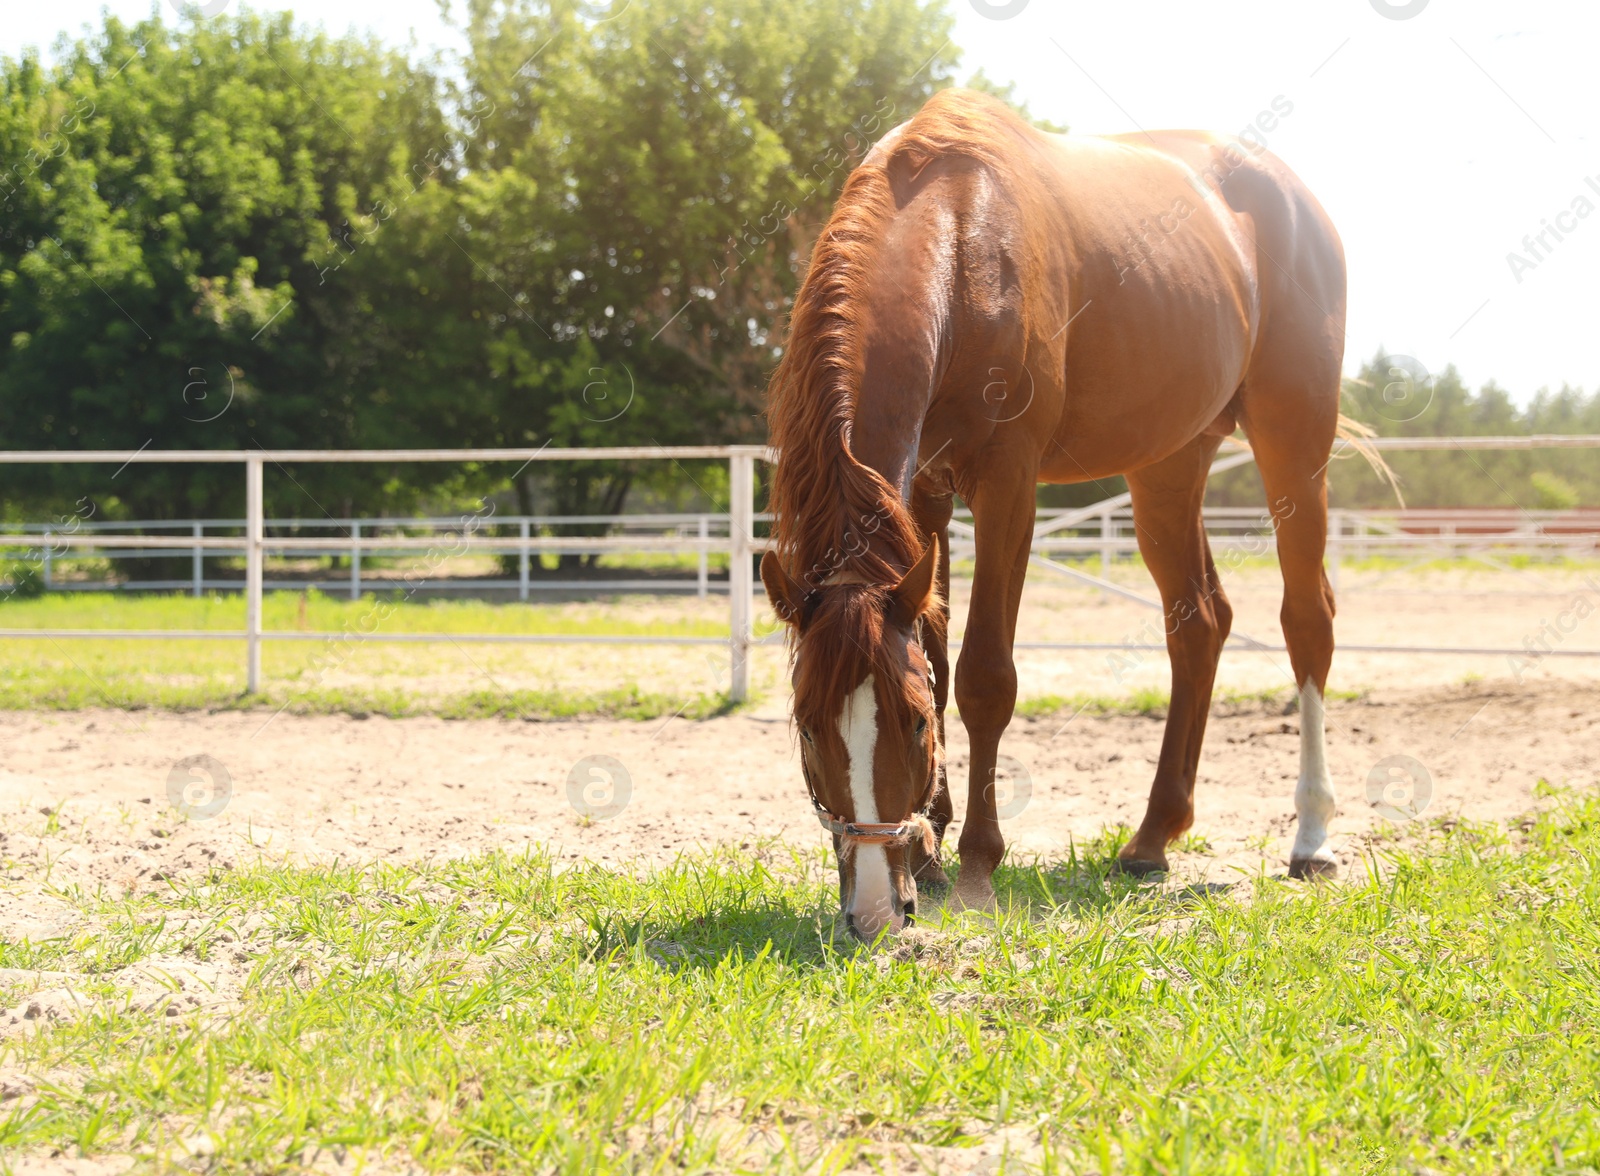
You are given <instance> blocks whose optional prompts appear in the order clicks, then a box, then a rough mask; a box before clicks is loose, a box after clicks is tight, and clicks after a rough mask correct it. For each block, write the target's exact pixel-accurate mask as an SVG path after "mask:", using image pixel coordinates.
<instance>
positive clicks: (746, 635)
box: [0, 436, 1600, 701]
mask: <svg viewBox="0 0 1600 1176" xmlns="http://www.w3.org/2000/svg"><path fill="white" fill-rule="evenodd" d="M1373 444H1375V445H1376V446H1377V448H1379V449H1381V450H1449V449H1462V450H1471V449H1545V448H1600V437H1595V436H1530V437H1414V438H1413V437H1403V438H1380V439H1376V440H1375V441H1374V442H1373ZM1225 446H1226V448H1225V450H1224V452H1223V454H1222V455H1221V456H1219V458H1218V459H1217V461H1216V463H1215V464H1214V465H1213V466H1212V471H1213V472H1219V471H1221V470H1223V469H1228V468H1232V467H1234V466H1238V465H1241V464H1243V463H1245V462H1248V461H1250V460H1251V455H1250V453H1249V451H1248V450H1246V449H1244V447H1243V446H1240V445H1238V444H1237V443H1235V442H1227V443H1225ZM575 459H578V460H594V461H603V460H613V461H631V460H675V461H676V460H707V459H712V460H725V461H727V462H728V472H729V492H730V503H729V513H728V515H727V516H726V519H727V526H726V530H725V533H713V531H714V528H713V527H712V526H711V520H712V519H715V518H717V517H718V516H693V518H694V519H695V523H694V527H693V530H692V531H688V528H687V527H685V526H683V525H678V526H677V527H676V530H675V532H674V533H658V534H653V535H637V534H635V535H599V536H551V535H536V534H533V533H532V530H533V520H532V519H531V518H529V519H514V520H512V521H516V522H518V523H519V533H518V534H517V535H515V536H509V535H508V536H499V535H480V534H478V533H477V531H478V530H479V529H481V528H479V527H477V526H474V525H472V522H471V520H462V521H461V526H460V531H461V533H460V534H459V535H457V534H453V533H452V534H441V533H440V532H438V531H435V532H434V533H432V534H426V535H418V534H401V535H394V534H389V535H384V534H371V533H366V534H364V533H363V531H364V528H363V527H360V526H356V527H354V528H353V529H352V530H351V533H350V534H348V535H342V536H328V537H316V536H307V535H303V534H302V535H287V536H279V535H272V536H269V535H267V534H266V529H267V524H268V520H266V519H265V518H264V516H263V512H262V485H263V476H264V472H265V467H266V466H267V465H269V464H272V465H281V464H284V463H311V462H330V461H338V462H383V463H400V462H436V461H447V462H458V461H473V462H485V461H497V462H520V463H522V464H523V465H527V464H530V463H532V462H535V461H570V460H575ZM774 459H775V455H774V454H773V452H772V451H771V450H769V449H767V448H766V447H764V446H757V445H727V446H725V445H715V446H714V445H705V446H676V447H661V446H639V447H617V448H584V449H552V448H544V449H430V450H319V449H310V450H182V451H171V450H169V451H152V450H148V449H146V450H141V451H139V452H138V453H135V454H132V455H131V456H130V455H128V454H125V453H108V452H104V451H79V452H72V451H34V452H9V453H6V452H0V464H28V465H50V464H66V463H96V464H116V465H118V466H120V467H125V466H127V465H131V464H155V463H174V462H181V463H235V464H241V465H243V466H244V474H245V518H244V519H243V520H239V521H237V522H234V523H232V524H229V525H231V526H232V527H234V528H242V530H243V534H242V535H212V534H208V533H207V532H206V527H205V526H204V524H199V523H193V522H191V523H189V524H188V526H189V527H190V533H189V534H187V535H176V536H175V535H148V534H141V535H134V534H127V533H125V532H124V531H122V530H120V529H119V528H116V527H106V526H100V527H97V528H94V529H89V528H88V527H87V526H86V525H85V526H79V527H72V528H68V527H58V528H45V527H40V528H39V529H38V530H37V531H36V532H24V533H23V534H22V535H18V536H15V537H16V538H17V539H20V540H23V541H27V540H28V537H29V534H30V533H37V534H39V535H40V537H41V538H40V546H43V547H44V548H45V549H46V550H47V551H55V550H65V549H80V550H89V551H98V552H111V551H123V552H138V553H140V554H143V555H157V554H160V555H171V554H184V553H187V554H189V555H190V556H191V558H192V560H193V564H194V567H195V568H196V571H195V576H194V579H195V581H199V582H200V583H201V585H202V587H203V586H204V580H203V576H202V575H201V572H200V571H199V568H200V566H201V564H202V563H203V560H204V558H205V557H206V555H207V554H208V553H210V554H214V555H221V554H230V555H232V554H238V553H243V554H244V557H245V577H244V582H243V586H242V587H243V591H244V595H245V627H244V629H243V630H241V631H232V630H154V631H152V630H126V629H0V637H8V638H44V637H83V638H148V639H155V640H168V639H175V638H199V639H217V640H243V641H244V642H245V646H246V662H247V673H246V682H247V689H248V690H249V691H251V692H256V691H258V690H259V689H260V686H261V645H262V642H264V641H322V640H333V639H339V640H345V639H348V636H347V635H346V634H342V633H314V632H313V633H307V632H279V631H267V630H263V628H262V624H261V601H262V592H263V586H264V574H263V573H264V566H265V560H266V558H267V556H268V554H269V553H270V554H275V555H279V556H283V555H286V554H296V555H328V554H334V555H341V554H345V553H351V554H353V556H354V558H353V560H352V577H353V578H352V584H351V587H352V593H353V594H354V595H359V593H360V590H361V579H360V560H361V556H362V554H363V553H369V554H370V553H374V552H382V553H385V554H401V553H407V552H421V553H424V555H426V556H435V555H439V553H440V549H441V545H442V544H443V543H444V542H446V541H448V542H450V544H451V550H450V552H449V554H450V555H456V554H463V553H465V552H467V551H480V552H498V553H515V554H517V555H518V556H519V564H520V568H521V576H520V578H519V588H520V589H521V594H522V596H523V598H524V599H525V598H526V594H527V591H528V589H529V587H530V579H529V561H530V559H531V557H532V556H533V555H534V554H535V553H543V552H563V553H576V552H582V553H599V552H611V551H630V552H640V551H654V552H672V553H691V554H695V555H697V556H698V557H699V568H700V574H699V576H698V577H697V587H698V588H699V589H700V590H701V591H702V592H704V591H705V590H706V589H707V576H706V571H705V568H706V557H707V556H708V555H710V554H712V553H715V552H721V553H726V555H727V557H728V568H729V576H728V582H727V590H728V600H729V605H728V613H729V637H728V638H727V639H726V641H724V640H723V639H722V638H715V637H666V636H652V635H630V636H616V637H608V636H600V635H596V636H564V635H562V636H557V635H544V634H460V633H452V634H443V633H440V634H429V633H371V634H364V635H362V636H361V637H360V638H359V639H360V640H363V641H401V642H417V641H477V642H517V643H530V644H584V643H587V644H673V645H685V644H687V645H708V644H709V645H722V644H726V645H727V646H728V650H729V657H730V661H731V666H732V675H731V685H730V690H729V693H730V696H731V698H732V699H733V700H735V701H741V700H743V699H745V698H746V697H748V694H749V684H750V668H749V656H750V651H751V649H752V647H753V646H754V645H755V644H757V642H756V641H755V640H754V638H753V635H752V631H751V619H752V596H753V592H754V576H753V567H752V557H753V556H754V555H755V554H757V553H759V552H760V551H762V550H764V549H765V546H766V544H765V541H763V540H760V539H757V538H756V537H755V535H754V523H755V521H756V519H757V517H758V516H757V515H756V513H755V503H754V490H755V463H756V461H757V460H763V461H772V460H774ZM119 472H120V470H119ZM1128 503H1129V496H1128V495H1126V494H1122V495H1117V496H1115V497H1113V498H1109V499H1106V500H1105V501H1103V502H1099V503H1095V504H1093V505H1091V506H1087V507H1078V508H1073V509H1070V510H1064V511H1056V512H1043V513H1041V515H1040V517H1039V518H1038V520H1037V522H1036V524H1035V528H1034V552H1033V555H1032V561H1033V563H1034V564H1035V565H1037V566H1041V567H1044V568H1048V569H1050V570H1051V571H1054V572H1056V573H1059V574H1061V575H1064V576H1067V577H1070V578H1072V579H1075V580H1077V581H1080V582H1084V583H1088V584H1091V585H1093V586H1095V587H1097V588H1100V589H1101V590H1102V591H1107V592H1112V593H1115V594H1116V595H1118V596H1122V597H1125V598H1128V599H1131V600H1134V601H1137V602H1139V603H1141V604H1144V605H1147V606H1150V607H1154V608H1156V609H1160V608H1161V607H1162V605H1161V602H1160V601H1159V600H1158V599H1156V598H1154V597H1152V596H1149V595H1146V594H1143V593H1139V592H1134V591H1132V590H1130V589H1128V588H1126V587H1124V586H1122V585H1119V584H1115V583H1112V582H1111V581H1109V580H1108V579H1106V578H1105V577H1104V576H1103V575H1101V576H1095V575H1091V574H1090V573H1088V572H1085V571H1083V570H1082V569H1081V568H1078V567H1073V566H1069V565H1067V564H1063V563H1060V562H1058V561H1057V560H1056V559H1054V558H1052V556H1056V555H1062V554H1069V553H1071V554H1081V553H1083V552H1098V554H1099V556H1100V559H1101V567H1102V572H1104V571H1105V570H1107V568H1108V567H1109V564H1110V562H1111V560H1113V559H1115V558H1116V556H1117V555H1118V554H1121V553H1124V552H1128V551H1131V550H1134V549H1135V548H1136V541H1135V540H1134V538H1133V537H1132V532H1131V516H1130V515H1129V513H1128V509H1129V507H1128ZM1449 514H1450V515H1451V517H1450V518H1449V519H1448V520H1446V519H1445V518H1444V515H1443V514H1442V513H1441V512H1426V511H1409V512H1407V511H1385V512H1350V511H1337V512H1333V516H1332V518H1331V525H1330V553H1329V554H1330V560H1331V561H1332V567H1333V574H1334V576H1335V578H1337V573H1338V564H1339V559H1340V558H1341V556H1342V555H1343V554H1344V553H1346V552H1352V553H1359V554H1367V553H1370V552H1373V551H1379V550H1392V549H1396V548H1410V549H1416V548H1418V547H1419V546H1420V547H1426V548H1427V549H1428V550H1437V551H1439V552H1440V553H1441V554H1446V553H1455V552H1459V551H1462V550H1467V551H1471V550H1475V549H1483V548H1487V547H1491V546H1496V545H1505V544H1507V543H1512V544H1515V545H1518V546H1519V547H1524V548H1525V547H1527V546H1528V545H1532V546H1534V547H1540V548H1553V549H1558V550H1565V551H1582V552H1585V553H1589V554H1592V553H1593V552H1594V551H1595V550H1596V544H1595V534H1594V532H1593V531H1590V530H1586V529H1584V527H1586V526H1587V525H1588V521H1589V520H1588V519H1583V520H1581V523H1582V525H1579V526H1574V525H1573V522H1574V520H1573V516H1571V515H1570V514H1566V513H1563V512H1543V513H1540V514H1534V513H1532V512H1514V513H1513V514H1511V515H1508V514H1507V512H1480V513H1475V514H1473V515H1471V516H1467V517H1463V516H1461V515H1460V514H1459V512H1449ZM1207 515H1208V527H1209V528H1211V529H1212V531H1213V543H1214V544H1215V545H1217V546H1219V548H1220V549H1221V550H1226V549H1227V546H1228V545H1229V544H1231V543H1235V542H1245V541H1248V534H1249V532H1250V531H1251V529H1252V528H1253V527H1255V528H1258V525H1259V521H1260V512H1259V511H1243V512H1228V511H1208V512H1207ZM639 518H640V516H633V521H636V520H638V519H639ZM368 521H369V520H360V521H359V522H368ZM372 521H374V522H381V523H383V524H389V523H393V524H394V525H396V526H400V525H402V524H403V525H404V526H406V527H408V528H409V527H412V526H413V525H414V524H415V523H416V522H417V521H416V520H381V521H377V520H372ZM504 521H506V520H495V522H504ZM583 521H584V522H587V523H594V522H597V521H598V520H596V519H593V518H586V519H584V520H583ZM654 521H655V523H656V525H657V527H658V529H659V528H660V526H661V525H662V520H660V519H656V520H654ZM678 521H679V523H682V522H683V521H685V520H678ZM275 522H277V523H288V522H292V520H275ZM352 522H357V521H355V520H345V521H342V522H341V521H335V523H334V524H333V525H334V526H336V527H337V528H340V529H344V528H349V527H351V524H352ZM1096 522H1097V523H1098V533H1093V532H1094V531H1095V530H1096V528H1095V526H1094V525H1093V524H1094V523H1096ZM168 525H170V524H168ZM124 526H129V527H131V526H132V525H131V524H126V525H124ZM1086 526H1087V529H1088V530H1089V531H1090V532H1091V533H1090V534H1067V532H1069V531H1072V530H1075V529H1076V530H1080V531H1081V530H1084V529H1085V528H1086ZM1447 528H1450V529H1449V530H1447ZM380 529H381V528H380ZM716 530H717V531H719V532H720V528H718V529H716ZM686 531H688V533H685V532H686ZM972 537H973V530H972V525H971V523H970V521H964V520H961V519H957V520H955V521H953V522H952V523H951V526H950V542H951V548H952V555H953V556H955V557H957V558H960V557H961V556H963V555H970V554H971V551H972V547H971V544H972ZM4 538H5V537H0V544H4ZM435 566H437V562H436V563H435ZM402 582H403V583H407V584H411V583H414V581H412V580H409V579H408V580H404V581H402ZM192 583H193V581H191V584H192ZM389 583H390V584H391V585H392V584H393V582H392V581H391V582H389ZM496 583H498V582H496ZM178 584H179V586H181V584H182V582H178ZM593 586H594V587H596V588H598V589H600V590H606V589H608V588H609V589H612V590H616V589H617V588H618V585H617V584H616V583H615V582H612V583H605V582H602V583H599V584H595V585H593ZM1018 647H1019V648H1040V649H1145V648H1159V647H1147V646H1143V645H1132V644H1126V643H1115V642H1019V643H1018ZM1229 647H1230V648H1233V649H1244V650H1253V651H1258V652H1281V651H1282V650H1283V647H1282V646H1281V645H1269V644H1266V643H1263V642H1260V641H1256V640H1254V639H1252V638H1248V637H1245V636H1243V635H1236V637H1235V638H1233V639H1231V640H1230V643H1229ZM1342 648H1344V649H1349V650H1357V651H1364V652H1387V653H1440V654H1490V655H1496V654H1522V653H1524V652H1525V651H1524V650H1522V649H1498V648H1483V647H1473V648H1468V647H1428V646H1351V645H1345V646H1342ZM1556 652H1557V653H1559V654H1560V655H1561V656H1577V657H1590V656H1600V650H1558V651H1556Z"/></svg>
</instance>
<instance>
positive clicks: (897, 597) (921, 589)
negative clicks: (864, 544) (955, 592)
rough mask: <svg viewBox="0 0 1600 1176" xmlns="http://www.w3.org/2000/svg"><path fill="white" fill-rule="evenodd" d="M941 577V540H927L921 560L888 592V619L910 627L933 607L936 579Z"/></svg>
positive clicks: (932, 538)
mask: <svg viewBox="0 0 1600 1176" xmlns="http://www.w3.org/2000/svg"><path fill="white" fill-rule="evenodd" d="M938 573H939V537H938V536H937V535H929V536H928V546H927V547H926V548H925V549H924V550H923V552H922V558H921V559H919V560H917V562H916V563H914V564H912V565H911V570H910V571H909V572H907V573H906V574H905V575H904V576H901V577H900V582H899V583H898V584H896V585H895V586H894V587H893V588H892V589H890V591H889V619H890V620H891V621H893V622H894V623H895V624H897V625H901V626H905V627H909V626H910V625H911V624H912V623H913V622H914V621H916V619H917V618H918V617H920V616H921V615H922V614H923V613H925V612H927V611H928V607H929V606H930V605H931V604H932V603H933V586H934V579H935V577H936V576H937V575H938Z"/></svg>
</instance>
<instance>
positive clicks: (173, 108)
mask: <svg viewBox="0 0 1600 1176" xmlns="http://www.w3.org/2000/svg"><path fill="white" fill-rule="evenodd" d="M441 147H442V148H444V149H446V150H448V149H449V147H450V143H449V141H448V139H447V137H446V135H445V123H444V118H443V115H442V113H441V111H440V107H439V95H438V87H437V85H436V83H435V82H434V80H433V79H432V78H431V77H430V76H429V75H428V74H427V73H426V72H425V71H423V70H420V69H418V68H416V67H414V66H412V65H411V64H409V63H408V62H407V61H406V59H405V57H404V56H403V55H402V54H399V53H396V52H393V51H390V50H386V49H383V48H381V47H379V46H377V45H376V44H373V43H370V42H366V41H362V40H358V39H355V38H349V37H347V38H329V37H327V36H324V35H321V34H310V33H306V32H304V31H301V30H298V29H296V28H295V27H294V26H293V25H292V23H291V18H290V17H289V16H287V15H275V16H270V17H268V16H260V15H256V14H253V13H250V12H244V13H242V14H240V15H238V16H233V17H228V18H226V19H221V20H215V21H194V22H187V23H185V24H184V25H183V26H182V27H181V28H174V27H169V26H165V25H163V24H162V23H161V22H160V21H159V19H157V18H155V17H152V18H151V19H148V20H146V21H143V22H141V23H139V24H137V25H133V26H127V25H124V24H123V23H122V22H120V21H118V20H117V19H115V18H113V17H107V18H106V22H105V26H104V29H103V31H102V32H101V33H100V34H99V35H97V36H95V37H91V38H89V39H87V40H84V41H80V42H78V43H77V44H76V45H73V46H72V47H71V48H70V51H69V52H68V53H67V54H66V55H65V56H64V57H63V59H62V60H61V61H60V62H59V63H58V64H57V65H56V66H55V67H53V68H52V69H51V70H48V71H47V70H45V69H44V68H43V67H42V66H41V65H40V64H39V63H38V62H37V61H36V60H34V59H32V58H25V59H24V60H23V61H21V62H20V63H13V62H4V63H0V161H4V162H5V163H7V164H9V167H8V168H7V170H6V171H5V172H4V176H3V178H0V198H3V199H4V201H5V210H4V217H5V219H4V226H3V230H0V341H3V342H0V435H3V436H4V437H5V439H6V443H7V444H8V445H10V446H16V447H18V448H41V449H45V448H95V449H127V450H128V451H129V452H130V453H131V452H132V451H134V450H136V449H138V448H140V447H141V446H144V445H147V444H154V445H155V446H156V447H157V448H185V449H187V448H195V449H205V448H238V449H243V448H249V447H252V446H266V447H275V446H286V445H295V444H305V443H308V442H310V443H314V444H318V445H328V446H338V445H354V444H358V443H360V442H361V440H362V438H363V436H364V433H363V430H362V428H361V427H360V425H359V424H358V411H357V410H358V408H359V407H360V404H359V401H360V400H361V399H362V398H363V397H364V396H365V395H366V393H367V391H368V387H367V385H366V383H365V375H364V372H363V369H362V363H361V359H362V356H363V355H364V354H365V353H366V352H367V351H368V350H370V344H368V345H366V346H364V345H363V343H364V341H365V340H369V339H370V337H371V336H372V334H373V331H374V327H373V324H371V322H370V319H363V317H362V316H361V314H360V313H359V309H360V308H359V300H358V299H353V298H351V297H350V293H349V291H347V290H340V289H337V288H335V287H332V286H330V285H329V284H327V283H326V282H325V280H324V278H325V273H324V271H325V270H326V259H327V258H328V257H329V256H330V255H332V254H335V253H337V252H339V248H340V247H339V246H337V245H335V239H336V238H337V237H341V236H343V235H345V233H346V230H345V229H344V228H343V226H342V222H343V220H344V218H345V217H346V216H347V215H348V214H349V212H350V211H351V210H353V209H354V208H356V207H358V206H363V205H367V204H370V203H371V202H373V201H375V200H378V199H380V198H381V197H383V196H390V197H392V198H398V197H397V196H396V192H397V189H399V188H400V186H401V185H403V184H404V183H405V182H406V179H405V178H406V176H407V174H408V172H409V171H410V169H411V168H412V166H413V165H414V164H416V165H418V166H421V165H422V161H423V160H424V159H425V158H428V151H429V149H430V148H432V149H433V150H434V151H435V156H434V158H438V155H437V152H438V149H439V148H441ZM373 476H374V474H373V472H372V471H363V470H359V469H341V468H339V467H335V466H321V467H317V468H316V469H312V470H306V471H301V473H300V477H299V481H300V482H301V484H302V485H303V486H304V487H305V488H306V490H307V491H309V492H310V493H311V495H312V496H313V497H314V498H315V499H317V500H320V501H330V502H336V501H339V500H340V499H341V498H344V497H347V496H348V495H349V494H350V493H352V492H353V490H354V488H355V487H356V486H358V485H360V484H362V483H364V482H367V481H369V480H370V479H371V478H372V477H373ZM0 477H4V478H5V479H6V481H5V483H4V485H5V487H6V488H7V489H8V490H9V491H10V492H11V493H13V494H17V495H26V496H29V497H35V498H36V497H38V496H41V495H44V494H51V493H53V494H54V495H56V496H59V497H61V498H72V497H76V496H78V495H87V496H89V497H91V498H92V499H95V500H104V499H106V498H107V497H108V496H110V495H112V494H113V493H114V494H115V496H116V497H117V498H118V499H119V500H120V503H121V504H122V506H123V507H124V508H125V509H126V511H127V512H128V513H129V514H132V515H134V516H136V517H144V518H169V517H179V516H186V515H195V514H198V515H211V516H216V515H224V516H225V515H228V514H237V513H238V511H239V510H240V509H241V507H242V497H243V490H242V485H243V479H242V478H240V477H239V475H238V471H237V469H234V468H230V467H226V466H217V467H206V466H184V467H178V468H170V467H167V468H164V467H160V466H137V467H132V468H130V469H129V470H127V471H122V472H120V473H119V474H118V475H117V476H116V479H115V481H114V482H113V480H112V479H113V475H112V471H111V469H109V468H102V467H82V466H80V467H71V466H68V467H63V468H61V469H58V470H54V471H51V470H49V469H48V468H47V467H34V468H30V469H28V470H26V471H20V470H14V469H9V468H8V469H6V470H4V471H0ZM283 485H284V482H283V481H279V483H278V486H276V487H274V490H275V491H278V490H279V487H281V486H283ZM294 493H297V494H298V493H299V492H298V491H294ZM295 505H296V508H297V509H306V508H311V509H314V507H313V506H312V504H311V503H307V502H305V501H304V498H301V499H300V501H299V502H298V503H296V504H295ZM269 509H271V507H270V506H269Z"/></svg>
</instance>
